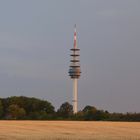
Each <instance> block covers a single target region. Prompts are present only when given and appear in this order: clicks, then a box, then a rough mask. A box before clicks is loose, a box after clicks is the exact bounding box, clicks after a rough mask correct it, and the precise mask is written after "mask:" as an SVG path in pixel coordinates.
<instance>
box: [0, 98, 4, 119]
mask: <svg viewBox="0 0 140 140" xmlns="http://www.w3.org/2000/svg"><path fill="white" fill-rule="evenodd" d="M2 115H3V105H2V101H1V100H0V118H1V117H2Z"/></svg>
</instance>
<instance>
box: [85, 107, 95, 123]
mask: <svg viewBox="0 0 140 140" xmlns="http://www.w3.org/2000/svg"><path fill="white" fill-rule="evenodd" d="M83 112H84V119H85V120H96V113H97V109H96V108H95V107H94V106H89V105H88V106H86V107H85V108H84V109H83Z"/></svg>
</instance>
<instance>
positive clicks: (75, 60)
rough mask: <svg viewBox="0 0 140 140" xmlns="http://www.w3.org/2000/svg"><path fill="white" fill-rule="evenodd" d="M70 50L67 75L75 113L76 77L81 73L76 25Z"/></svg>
mask: <svg viewBox="0 0 140 140" xmlns="http://www.w3.org/2000/svg"><path fill="white" fill-rule="evenodd" d="M70 50H71V51H72V54H71V55H70V56H71V57H72V59H71V60H70V62H71V65H70V68H69V76H70V77H71V79H72V80H73V113H77V110H78V109H77V108H78V107H77V104H78V101H77V96H78V79H79V77H80V75H81V70H80V63H79V62H80V60H79V56H80V55H79V51H80V49H79V48H77V35H76V25H75V27H74V44H73V48H72V49H70Z"/></svg>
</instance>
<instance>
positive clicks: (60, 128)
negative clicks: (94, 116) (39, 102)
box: [0, 120, 140, 140]
mask: <svg viewBox="0 0 140 140" xmlns="http://www.w3.org/2000/svg"><path fill="white" fill-rule="evenodd" d="M49 139H50V140H140V123H139V122H102V121H101V122H97V121H90V122H89V121H28V120H27V121H13V120H11V121H3V120H2V121H0V140H49Z"/></svg>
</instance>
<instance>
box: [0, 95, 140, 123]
mask: <svg viewBox="0 0 140 140" xmlns="http://www.w3.org/2000/svg"><path fill="white" fill-rule="evenodd" d="M0 119H1V120H78V121H140V113H110V112H108V111H106V110H105V111H104V110H99V109H97V108H96V107H94V106H89V105H87V106H85V107H84V109H83V110H80V111H79V112H78V113H76V114H73V107H72V105H71V104H70V103H68V102H65V103H63V104H62V105H61V106H60V107H59V109H58V110H56V111H55V108H54V106H53V105H52V104H51V103H50V102H48V101H47V100H41V99H37V98H33V97H25V96H19V97H17V96H13V97H8V98H0Z"/></svg>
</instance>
